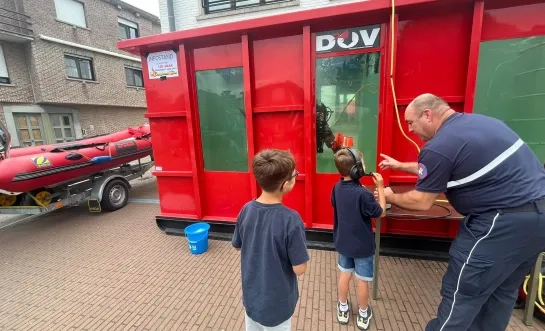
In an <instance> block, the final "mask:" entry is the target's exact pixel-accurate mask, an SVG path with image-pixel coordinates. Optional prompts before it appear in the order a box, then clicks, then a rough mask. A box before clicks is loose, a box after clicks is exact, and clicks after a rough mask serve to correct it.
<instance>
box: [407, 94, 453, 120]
mask: <svg viewBox="0 0 545 331" xmlns="http://www.w3.org/2000/svg"><path fill="white" fill-rule="evenodd" d="M409 108H411V109H412V110H414V112H415V113H416V115H417V116H418V117H420V116H422V113H423V112H424V110H426V109H429V110H431V111H432V112H434V113H435V114H442V113H444V112H445V111H446V110H448V109H449V108H450V107H449V105H448V103H446V102H445V100H443V99H441V98H440V97H438V96H436V95H434V94H431V93H424V94H420V95H419V96H417V97H416V98H414V100H413V101H411V103H409V105H408V106H407V110H408V109H409Z"/></svg>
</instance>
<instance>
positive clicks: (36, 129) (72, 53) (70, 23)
mask: <svg viewBox="0 0 545 331" xmlns="http://www.w3.org/2000/svg"><path fill="white" fill-rule="evenodd" d="M160 32H161V28H160V21H159V18H158V17H156V16H154V15H152V14H150V13H148V12H146V11H142V10H140V9H138V8H136V7H133V6H131V5H129V4H126V3H124V2H122V1H119V0H47V1H44V0H2V1H1V2H0V120H1V121H2V122H3V123H4V124H5V125H6V126H7V128H8V130H9V131H10V133H11V135H12V145H13V146H25V145H39V144H49V143H55V142H62V141H70V140H73V139H78V138H82V137H85V136H94V135H97V134H104V133H110V132H115V131H117V130H121V129H124V128H127V127H128V126H135V125H140V124H142V123H145V122H146V119H145V118H144V116H143V115H144V113H145V111H146V97H145V92H144V89H143V80H142V70H141V61H140V59H139V58H136V57H134V56H133V55H131V54H129V53H125V52H123V51H121V50H119V49H118V48H117V46H116V43H117V41H118V40H120V39H127V38H134V37H138V36H146V35H152V34H158V33H160Z"/></svg>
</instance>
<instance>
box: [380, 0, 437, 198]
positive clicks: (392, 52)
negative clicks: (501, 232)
mask: <svg viewBox="0 0 545 331" xmlns="http://www.w3.org/2000/svg"><path fill="white" fill-rule="evenodd" d="M394 17H395V0H392V15H391V19H390V42H391V45H390V46H391V47H390V85H391V87H392V97H393V99H394V107H395V113H396V117H397V124H398V126H399V131H401V133H402V134H403V136H404V137H405V139H407V140H408V141H410V142H411V143H413V145H414V146H415V147H416V150H417V151H418V153H420V147H419V146H418V144H417V143H416V142H414V140H412V139H411V138H409V137H408V136H407V135H406V134H405V131H403V128H402V127H401V119H400V118H399V109H398V107H397V97H396V92H395V85H394V45H395V38H394V30H395V29H394ZM435 201H436V202H446V203H448V200H439V199H438V200H435Z"/></svg>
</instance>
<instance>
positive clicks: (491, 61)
mask: <svg viewBox="0 0 545 331" xmlns="http://www.w3.org/2000/svg"><path fill="white" fill-rule="evenodd" d="M544 104H545V36H538V37H529V38H515V39H505V40H494V41H485V42H481V49H480V52H479V69H478V72H477V86H476V90H475V104H474V109H473V112H474V113H479V114H484V115H488V116H492V117H495V118H498V119H500V120H502V121H503V122H505V123H506V124H507V125H508V126H509V127H510V128H511V129H513V130H514V131H515V132H516V133H517V134H518V135H519V136H520V137H521V138H522V140H524V141H525V142H526V143H527V144H528V146H530V148H531V149H532V150H533V151H534V153H536V155H537V157H538V158H539V160H540V161H541V163H543V162H545V135H544V134H543V129H544V128H545V116H544V115H543V105H544Z"/></svg>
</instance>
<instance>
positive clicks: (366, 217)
mask: <svg viewBox="0 0 545 331" xmlns="http://www.w3.org/2000/svg"><path fill="white" fill-rule="evenodd" d="M334 160H335V166H336V167H337V170H338V171H339V174H340V175H341V176H342V178H341V180H340V181H339V182H338V183H337V184H335V186H334V187H333V192H331V204H332V205H333V210H334V214H333V215H334V225H333V240H334V242H335V249H336V250H337V252H338V255H339V260H338V267H339V269H340V271H341V273H340V276H339V282H338V286H339V287H338V296H339V302H338V304H337V320H338V321H339V323H341V324H347V323H348V320H349V305H348V300H347V298H348V286H349V283H350V278H351V277H352V273H353V272H354V273H355V276H356V279H357V284H358V286H357V298H358V304H359V312H358V318H357V320H356V325H357V326H358V328H359V329H361V330H368V329H369V324H370V321H371V318H372V317H373V312H372V310H371V307H370V306H369V283H368V282H370V281H372V280H373V263H374V261H373V257H374V253H375V240H374V237H373V229H372V227H371V218H376V217H380V216H384V215H385V211H386V200H385V197H384V182H383V179H382V176H381V175H380V174H378V173H373V181H374V182H375V185H376V187H377V191H378V200H379V202H380V203H377V201H376V200H375V197H374V195H373V193H372V192H371V191H369V190H367V189H366V188H365V187H363V186H362V185H361V184H360V182H359V179H360V178H361V176H363V174H364V173H365V164H364V161H363V154H362V153H361V152H359V151H358V152H356V151H355V150H353V149H350V148H343V149H341V150H339V151H338V152H337V153H335V157H334Z"/></svg>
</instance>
